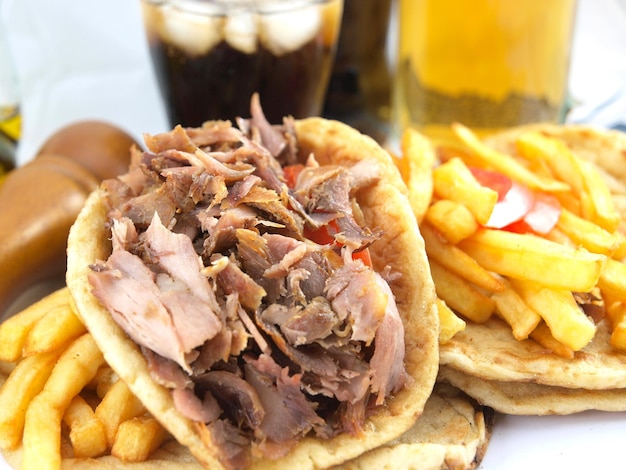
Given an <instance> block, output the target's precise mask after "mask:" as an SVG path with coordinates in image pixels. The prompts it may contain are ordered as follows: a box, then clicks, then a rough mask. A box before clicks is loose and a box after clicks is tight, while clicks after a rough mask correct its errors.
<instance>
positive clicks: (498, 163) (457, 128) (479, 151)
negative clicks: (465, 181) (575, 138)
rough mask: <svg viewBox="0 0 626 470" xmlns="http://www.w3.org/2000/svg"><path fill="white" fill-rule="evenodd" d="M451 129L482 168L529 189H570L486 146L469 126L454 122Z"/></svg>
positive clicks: (555, 190) (564, 184) (548, 190)
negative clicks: (505, 176) (493, 171)
mask: <svg viewBox="0 0 626 470" xmlns="http://www.w3.org/2000/svg"><path fill="white" fill-rule="evenodd" d="M452 130H453V131H454V133H455V134H456V135H457V136H458V137H459V138H460V139H461V140H462V141H463V143H464V144H465V145H467V146H468V147H469V148H470V149H471V150H472V151H473V153H474V155H473V156H474V157H475V158H479V159H480V161H481V163H482V166H483V167H484V168H487V169H493V170H495V171H498V172H500V173H503V174H505V175H507V176H508V177H509V178H511V179H513V180H515V181H518V182H519V183H522V184H525V185H526V186H528V187H529V188H531V189H539V190H542V191H547V192H558V191H569V190H570V186H569V185H568V184H566V183H563V182H561V181H557V180H555V179H550V178H543V177H541V176H538V175H536V174H535V173H533V172H532V171H530V170H529V169H528V168H526V167H525V166H523V165H522V164H521V163H520V162H519V161H517V160H516V159H515V158H513V157H512V156H510V155H507V154H505V153H501V152H498V151H497V150H494V149H492V148H491V147H489V146H487V145H486V144H484V143H483V142H482V141H481V140H480V139H479V138H478V137H477V136H476V135H475V134H474V133H473V132H472V131H471V130H470V129H469V128H467V127H465V126H463V125H461V124H458V123H454V124H452Z"/></svg>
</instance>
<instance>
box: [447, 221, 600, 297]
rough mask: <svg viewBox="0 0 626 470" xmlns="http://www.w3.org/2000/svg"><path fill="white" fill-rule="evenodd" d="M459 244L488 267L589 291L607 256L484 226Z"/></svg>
mask: <svg viewBox="0 0 626 470" xmlns="http://www.w3.org/2000/svg"><path fill="white" fill-rule="evenodd" d="M458 246H459V247H460V248H461V249H462V250H464V251H465V252H466V253H468V254H469V255H470V256H471V257H472V258H474V259H475V260H476V261H477V262H478V264H480V265H481V266H482V267H484V268H485V269H487V270H488V271H493V272H495V273H498V274H501V275H503V276H510V277H512V278H517V279H528V280H531V281H534V282H537V283H541V284H544V285H547V286H552V287H555V288H562V289H566V290H569V291H571V292H589V291H590V290H591V289H592V288H593V287H594V286H595V285H596V283H597V281H598V279H599V277H600V273H601V271H602V268H603V266H604V264H605V263H606V260H607V257H606V256H604V255H600V254H596V253H589V252H588V251H586V250H583V249H574V248H570V247H567V246H563V245H559V244H558V243H554V242H551V241H549V240H546V239H544V238H540V237H537V236H532V235H528V234H519V233H511V232H506V231H503V230H492V229H484V228H481V229H480V230H478V231H477V232H476V233H475V234H473V235H472V236H471V237H469V238H467V239H465V240H463V241H462V242H460V243H459V245H458Z"/></svg>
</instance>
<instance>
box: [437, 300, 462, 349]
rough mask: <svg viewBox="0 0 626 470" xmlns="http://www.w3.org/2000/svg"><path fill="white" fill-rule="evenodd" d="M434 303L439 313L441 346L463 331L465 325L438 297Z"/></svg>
mask: <svg viewBox="0 0 626 470" xmlns="http://www.w3.org/2000/svg"><path fill="white" fill-rule="evenodd" d="M436 302H437V312H438V313H439V342H440V343H441V344H443V343H446V342H448V341H450V340H451V339H452V338H453V337H454V335H456V334H457V333H458V332H459V331H463V330H464V329H465V325H466V323H465V321H463V319H462V318H460V317H458V316H457V314H456V313H454V312H453V311H452V309H451V308H450V307H448V305H446V303H445V302H444V301H443V300H441V299H440V298H439V297H437V300H436Z"/></svg>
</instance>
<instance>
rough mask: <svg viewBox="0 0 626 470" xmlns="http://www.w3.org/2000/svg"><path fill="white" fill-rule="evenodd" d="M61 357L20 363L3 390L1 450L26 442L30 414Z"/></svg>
mask: <svg viewBox="0 0 626 470" xmlns="http://www.w3.org/2000/svg"><path fill="white" fill-rule="evenodd" d="M58 357H59V354H58V353H57V352H56V351H52V352H50V353H45V354H38V355H36V356H31V357H28V358H26V359H24V360H22V361H20V362H19V363H18V364H17V365H16V366H15V368H14V369H13V371H12V372H11V375H9V377H8V378H7V380H6V381H5V382H4V384H3V385H2V388H1V389H0V447H1V448H3V449H15V448H16V447H18V446H19V444H20V442H21V441H22V432H23V431H24V420H25V418H26V410H27V408H28V406H29V404H30V402H31V401H32V400H33V398H35V396H37V395H38V394H39V392H41V390H42V389H43V387H44V385H45V383H46V381H47V380H48V378H49V376H50V373H51V372H52V368H53V367H54V364H55V363H56V361H57V359H58Z"/></svg>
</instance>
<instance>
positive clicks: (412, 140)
mask: <svg viewBox="0 0 626 470" xmlns="http://www.w3.org/2000/svg"><path fill="white" fill-rule="evenodd" d="M400 145H401V148H402V158H403V159H405V168H406V170H405V172H406V176H405V182H406V185H407V188H408V189H409V202H410V204H411V208H412V209H413V213H414V214H415V217H416V219H417V221H418V222H421V221H422V219H423V218H424V214H425V213H426V210H427V209H428V205H429V203H430V200H431V199H432V194H433V176H432V168H433V166H434V164H435V150H434V148H433V145H432V143H431V142H430V141H429V140H428V139H427V138H426V137H424V136H423V135H421V134H420V133H419V132H417V131H416V130H414V129H411V128H407V129H406V130H405V131H404V132H403V134H402V140H401V142H400Z"/></svg>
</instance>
